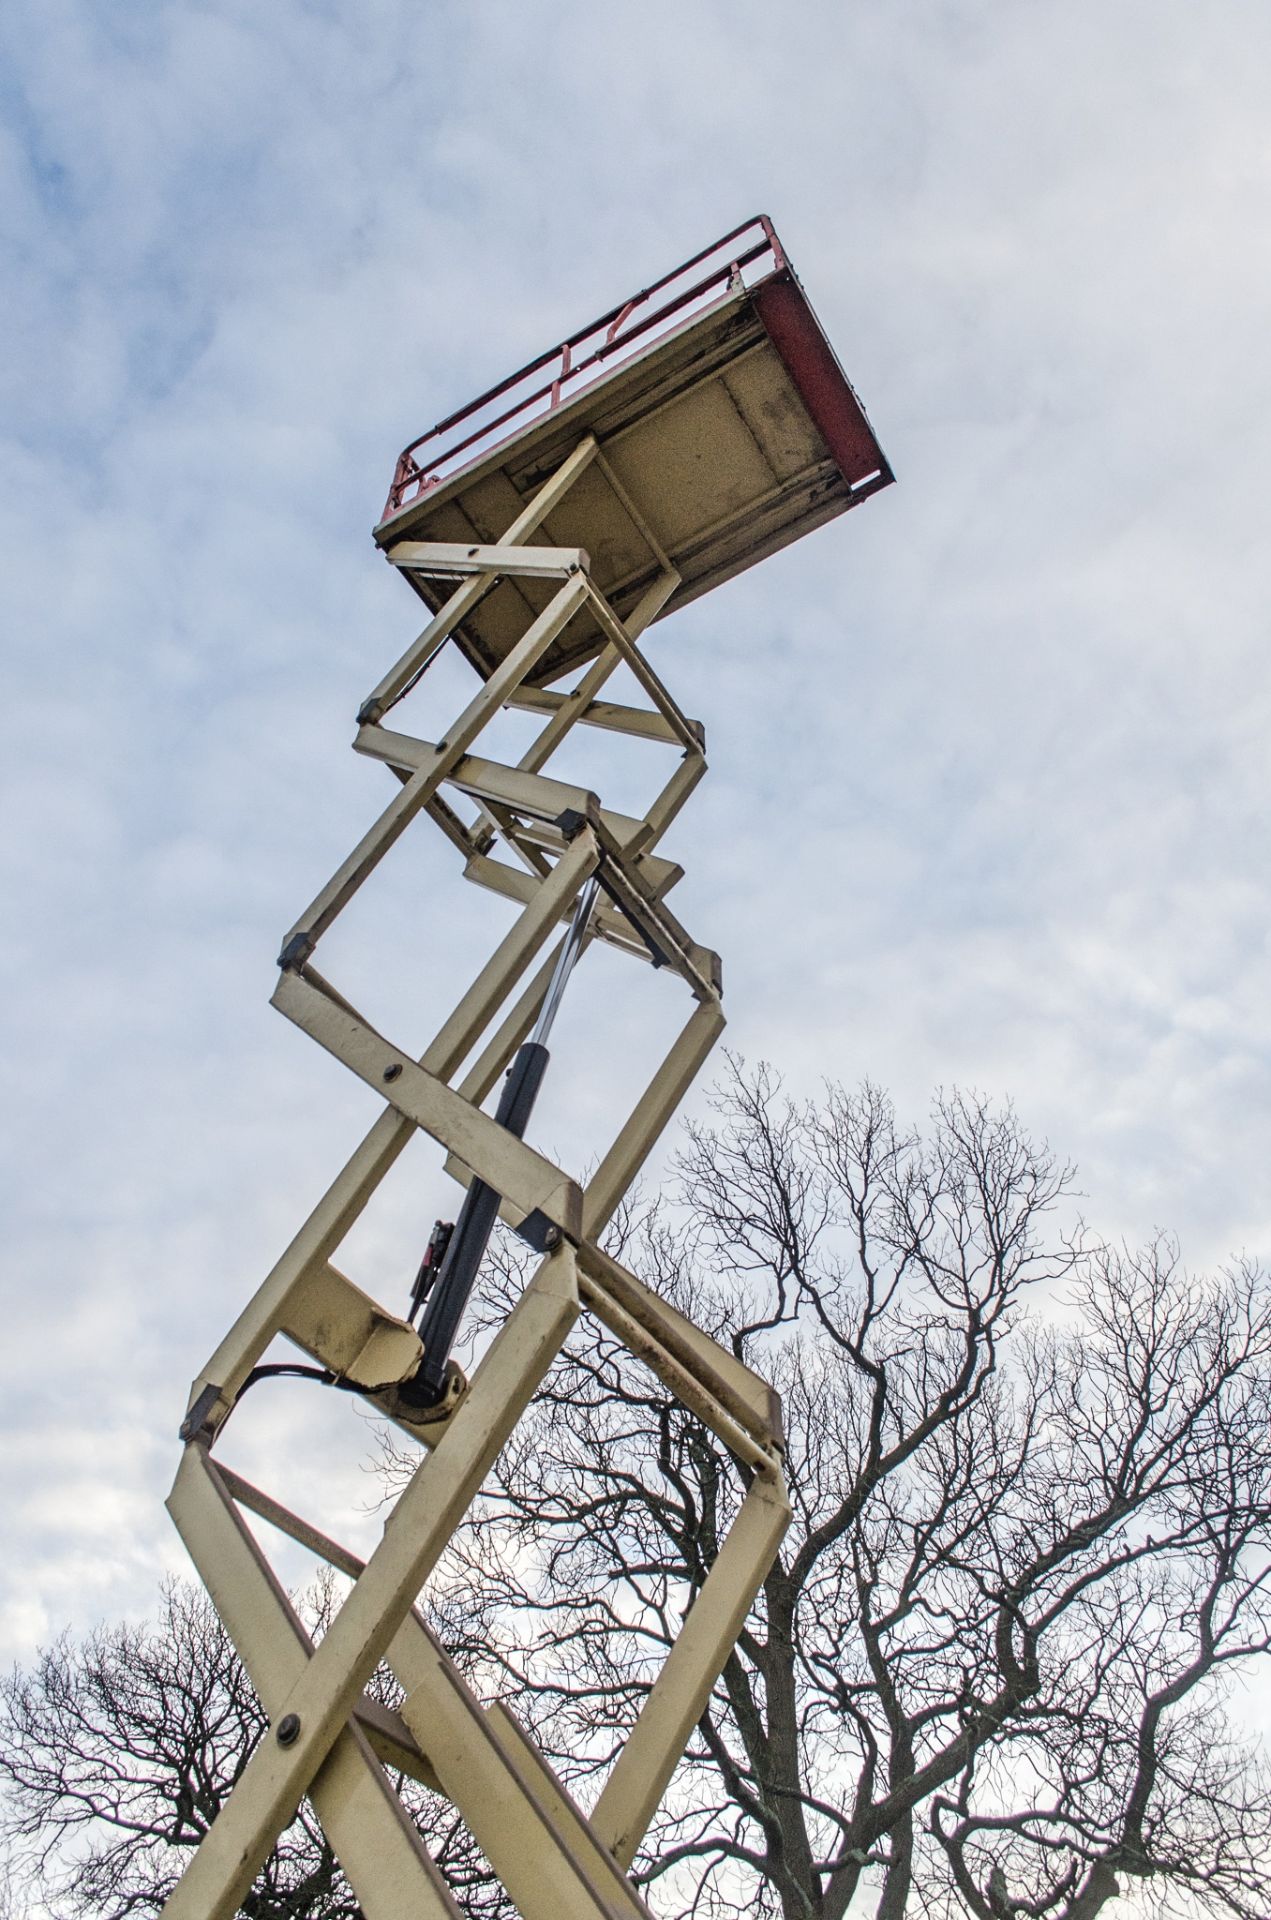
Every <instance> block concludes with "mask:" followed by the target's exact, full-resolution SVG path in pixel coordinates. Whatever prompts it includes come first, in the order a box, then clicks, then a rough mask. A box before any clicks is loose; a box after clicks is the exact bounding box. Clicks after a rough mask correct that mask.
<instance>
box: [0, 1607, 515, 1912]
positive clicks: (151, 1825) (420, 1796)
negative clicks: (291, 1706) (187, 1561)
mask: <svg viewBox="0 0 1271 1920" xmlns="http://www.w3.org/2000/svg"><path fill="white" fill-rule="evenodd" d="M334 1604H335V1591H334V1588H333V1586H332V1584H331V1583H330V1582H328V1581H319V1582H318V1583H316V1584H315V1586H314V1587H312V1588H311V1589H310V1590H309V1592H308V1594H307V1595H306V1596H304V1597H302V1601H301V1606H300V1610H301V1612H302V1615H303V1617H304V1618H305V1622H306V1625H307V1626H308V1627H309V1628H310V1629H311V1630H312V1631H314V1632H315V1633H317V1634H320V1633H321V1632H322V1630H323V1628H324V1627H325V1625H326V1623H327V1621H328V1619H329V1618H330V1614H331V1611H332V1608H333V1605H334ZM377 1691H379V1692H381V1693H383V1692H384V1691H385V1682H384V1679H383V1676H381V1677H380V1681H379V1683H378V1685H377ZM266 1724H267V1722H266V1719H265V1715H264V1712H263V1710H262V1708H261V1705H260V1702H259V1700H258V1699H257V1697H256V1694H255V1692H254V1690H253V1688H252V1686H251V1683H250V1682H249V1680H248V1678H247V1676H246V1674H245V1673H244V1671H243V1667H242V1664H241V1662H240V1661H239V1659H238V1655H237V1653H236V1651H235V1649H234V1646H233V1643H232V1641H231V1640H230V1638H229V1636H228V1634H227V1633H226V1631H225V1628H224V1626H223V1625H222V1623H221V1620H220V1616H219V1615H218V1614H217V1612H216V1609H215V1608H214V1607H213V1605H212V1603H211V1601H210V1600H209V1598H208V1597H207V1595H206V1594H205V1593H204V1592H203V1590H202V1588H196V1587H194V1586H191V1585H186V1584H184V1583H180V1582H171V1583H169V1584H168V1585H167V1586H165V1588H164V1589H163V1597H162V1605H161V1607H160V1611H159V1614H158V1617H157V1619H156V1620H155V1621H153V1622H151V1623H148V1624H144V1625H141V1626H132V1625H127V1624H122V1625H113V1626H109V1627H103V1628H99V1629H98V1630H97V1631H96V1632H94V1633H91V1634H90V1635H89V1636H88V1637H87V1639H86V1640H84V1641H83V1642H82V1643H80V1644H78V1645H77V1644H74V1643H73V1642H72V1641H71V1640H70V1639H69V1638H68V1637H66V1636H63V1638H62V1639H60V1640H59V1641H58V1642H57V1643H56V1645H54V1646H53V1647H52V1648H50V1649H49V1650H47V1651H46V1652H45V1653H44V1654H42V1655H41V1657H40V1659H39V1660H38V1661H37V1663H36V1664H35V1666H34V1667H33V1669H32V1670H31V1672H29V1673H21V1672H14V1673H12V1674H11V1675H10V1676H9V1677H8V1678H7V1679H6V1680H4V1681H3V1683H0V1784H2V1785H3V1788H4V1803H3V1809H2V1811H0V1827H3V1830H4V1832H5V1833H6V1835H7V1837H8V1840H9V1842H10V1846H11V1848H12V1857H11V1862H10V1876H9V1877H10V1886H11V1891H10V1895H9V1897H10V1899H11V1901H12V1904H13V1908H14V1910H15V1911H16V1910H17V1903H18V1900H19V1899H20V1898H21V1899H23V1900H24V1901H25V1902H28V1903H29V1902H31V1901H38V1902H39V1904H40V1906H41V1907H42V1908H43V1910H44V1911H46V1912H47V1913H49V1914H52V1915H54V1916H56V1917H57V1920H62V1917H63V1916H65V1917H66V1920H72V1917H73V1920H80V1916H92V1920H124V1916H126V1915H137V1914H155V1913H158V1912H159V1910H160V1908H161V1907H162V1906H163V1903H164V1901H165V1900H166V1899H167V1897H168V1894H169V1893H170V1892H171V1891H172V1888H173V1886H174V1885H175V1883H176V1881H177V1880H178V1878H179V1877H180V1875H181V1873H182V1872H183V1871H184V1868H185V1866H186V1865H187V1863H188V1860H189V1855H190V1851H191V1849H193V1848H194V1847H196V1846H197V1845H198V1843H199V1841H200V1840H201V1839H202V1837H203V1835H204V1834H205V1833H206V1831H207V1829H208V1827H209V1826H210V1825H211V1823H212V1821H213V1820H214V1819H215V1817H216V1814H217V1813H218V1811H219V1810H220V1807H221V1805H222V1804H223V1802H224V1800H225V1798H226V1796H227V1795H228V1793H229V1792H230V1790H231V1788H232V1787H233V1785H234V1783H235V1782H236V1780H237V1779H238V1777H239V1775H240V1774H241V1773H242V1771H243V1768H244V1767H245V1766H246V1764H247V1761H248V1759H249V1758H250V1756H251V1753H252V1750H253V1748H254V1747H255V1745H256V1742H257V1741H258V1740H259V1739H260V1737H261V1735H262V1733H263V1732H264V1730H265V1727H266ZM395 1785H397V1786H398V1789H399V1791H401V1792H402V1794H403V1797H404V1798H405V1799H406V1801H407V1804H408V1805H409V1806H410V1808H411V1811H412V1813H413V1814H414V1815H415V1817H416V1819H417V1820H418V1821H419V1823H420V1825H421V1827H422V1828H423V1830H424V1831H425V1833H426V1836H427V1839H428V1843H429V1846H430V1848H431V1850H432V1852H433V1855H434V1858H436V1859H437V1861H438V1864H439V1865H440V1866H441V1867H442V1869H443V1871H445V1872H447V1873H448V1874H449V1875H450V1877H451V1880H452V1882H453V1884H454V1885H455V1888H456V1891H457V1892H458V1893H459V1894H460V1896H461V1897H462V1896H464V1895H465V1894H466V1895H469V1896H471V1899H472V1902H473V1904H474V1906H475V1908H476V1909H477V1910H480V1911H496V1910H497V1909H498V1906H499V1901H498V1897H497V1891H496V1890H495V1888H494V1886H493V1876H492V1875H491V1873H490V1870H489V1868H488V1867H487V1866H486V1865H485V1863H484V1862H483V1861H482V1860H481V1859H480V1858H479V1856H478V1855H477V1854H476V1852H475V1849H474V1848H473V1847H472V1845H471V1842H470V1840H469V1838H468V1835H467V1833H466V1830H465V1829H464V1828H463V1827H462V1825H461V1824H460V1823H459V1822H458V1821H457V1819H456V1818H455V1816H454V1814H453V1813H452V1811H451V1809H450V1808H449V1807H448V1806H447V1805H446V1803H445V1802H444V1801H442V1800H441V1799H440V1798H439V1796H437V1795H435V1794H429V1793H427V1792H426V1791H425V1790H424V1789H423V1788H421V1787H418V1786H417V1785H416V1784H415V1783H414V1782H412V1781H405V1782H402V1781H399V1780H395ZM6 1910H7V1909H4V1908H3V1907H0V1911H6ZM23 1910H24V1911H26V1910H29V1908H28V1907H27V1906H24V1908H23ZM241 1912H242V1913H243V1914H244V1915H247V1916H249V1920H361V1908H360V1907H359V1906H358V1904H357V1901H356V1900H355V1899H354V1897H353V1894H352V1892H351V1890H350V1888H349V1885H348V1883H347V1881H346V1880H345V1879H344V1876H343V1874H342V1873H341V1872H340V1869H339V1865H338V1863H337V1861H336V1859H335V1857H334V1855H333V1853H332V1851H331V1848H330V1846H329V1844H328V1843H327V1840H326V1837H325V1835H324V1834H323V1832H322V1829H321V1827H320V1826H319V1825H318V1822H317V1820H316V1818H315V1817H314V1815H313V1812H312V1809H311V1808H310V1807H309V1805H308V1802H307V1801H306V1802H302V1803H301V1807H300V1811H299V1813H298V1814H297V1817H296V1819H295V1821H294V1823H293V1824H292V1825H291V1827H289V1828H288V1830H287V1831H286V1833H285V1834H284V1835H283V1836H282V1838H281V1840H280V1841H279V1843H278V1846H277V1847H276V1848H275V1850H274V1852H273V1854H272V1855H271V1857H270V1859H269V1861H268V1862H267V1863H266V1866H265V1868H264V1869H263V1871H262V1872H261V1874H260V1876H259V1878H258V1879H257V1881H256V1883H255V1885H254V1886H253V1887H252V1890H251V1892H250V1894H249V1895H248V1897H247V1898H246V1900H245V1901H244V1902H243V1905H242V1908H241Z"/></svg>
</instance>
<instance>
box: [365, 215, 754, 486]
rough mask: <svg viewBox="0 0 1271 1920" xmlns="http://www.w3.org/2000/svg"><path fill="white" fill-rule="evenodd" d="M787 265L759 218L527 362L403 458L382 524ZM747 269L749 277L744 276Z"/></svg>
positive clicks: (424, 437) (414, 442) (441, 423)
mask: <svg viewBox="0 0 1271 1920" xmlns="http://www.w3.org/2000/svg"><path fill="white" fill-rule="evenodd" d="M785 264H786V261H785V255H784V254H783V253H782V251H781V242H780V241H779V240H778V238H777V236H776V234H775V233H774V231H773V227H772V222H771V221H770V220H768V219H767V218H766V217H765V216H764V215H763V214H760V215H758V217H757V218H756V219H754V220H747V221H746V222H745V223H744V225H742V226H740V227H735V228H734V229H733V231H732V232H731V233H726V234H725V235H724V237H723V239H722V240H717V241H715V243H714V245H713V246H709V247H705V248H704V249H703V250H702V252H701V253H695V254H694V255H693V258H692V259H691V260H686V261H685V262H684V264H683V266H679V267H676V269H675V271H674V272H673V273H668V274H666V275H665V276H664V277H663V278H662V279H661V280H655V281H654V283H653V285H652V286H651V287H645V288H644V289H643V290H642V291H641V292H639V293H636V294H633V295H632V297H631V298H630V300H627V301H625V302H624V303H623V304H622V305H621V306H618V307H613V308H611V310H610V311H609V312H608V313H602V314H601V316H600V318H599V320H593V321H592V323H591V325H590V326H589V327H583V328H582V330H581V331H580V332H578V333H574V334H571V335H570V337H569V339H568V340H563V341H562V342H561V344H560V346H558V347H553V348H552V349H551V351H550V352H548V353H543V354H540V355H539V357H538V359H537V360H531V361H530V363H529V365H528V366H525V367H522V368H521V370H520V372H519V373H514V374H512V375H511V376H510V377H509V378H508V379H506V380H502V381H500V382H499V385H498V386H497V387H491V388H490V390H489V392H488V393H483V394H482V395H481V396H480V398H479V399H477V400H473V401H470V402H469V404H468V405H467V406H466V407H462V408H461V409H460V410H459V412H458V413H452V414H451V415H450V416H449V418H448V419H446V420H440V421H438V423H437V425H436V426H435V427H430V428H429V430H428V432H427V433H424V434H421V435H420V437H419V439H418V440H412V442H411V444H410V445H409V446H408V447H407V448H406V449H405V451H404V452H403V453H402V454H401V455H400V456H399V458H398V462H397V469H396V472H395V473H394V475H393V484H392V486H391V488H390V489H389V495H388V500H387V501H386V503H385V506H384V513H383V518H384V519H385V520H387V519H388V518H389V517H390V515H392V514H394V513H397V512H398V511H399V510H400V509H401V508H402V507H404V506H407V505H408V504H409V503H410V502H411V501H412V500H417V499H418V498H419V496H420V494H422V493H427V492H428V490H429V488H430V487H435V486H436V485H437V484H438V483H439V482H440V481H441V480H443V479H445V478H447V477H448V475H450V474H452V473H454V472H455V471H456V470H457V469H458V468H460V467H463V466H467V465H468V464H469V463H470V462H471V461H473V460H476V459H478V458H480V457H481V455H483V454H485V453H488V452H489V451H490V449H491V448H492V447H495V446H498V445H499V444H500V443H501V442H502V441H504V440H511V439H515V437H516V435H517V434H518V433H521V432H523V431H524V429H525V428H526V427H527V426H528V425H529V424H530V422H531V420H533V419H535V418H536V417H537V416H538V415H539V414H542V413H548V412H550V411H551V409H552V408H553V407H558V406H559V405H560V404H561V402H562V400H569V399H572V398H573V396H574V395H575V394H576V393H577V392H579V391H580V390H581V388H582V387H584V386H585V385H587V383H588V381H589V380H594V379H596V378H598V377H599V376H600V375H601V374H602V373H608V372H609V371H610V370H611V369H612V368H613V367H615V366H619V365H621V364H622V362H623V361H624V360H626V359H629V358H630V357H631V356H632V355H633V354H634V353H636V352H639V351H643V350H644V349H645V348H646V347H649V346H651V345H652V344H653V339H655V338H657V336H656V335H653V338H650V335H651V334H653V329H654V328H655V327H657V326H659V325H660V324H662V323H663V322H665V323H667V324H666V325H665V327H664V331H666V332H669V331H670V330H671V328H672V327H676V326H680V325H682V324H683V322H684V321H685V320H688V319H691V318H692V317H693V316H694V314H696V313H700V312H703V311H704V310H705V309H706V308H707V307H709V306H710V305H711V304H712V303H713V302H714V301H716V300H719V299H722V298H723V297H724V296H725V295H726V294H728V293H729V292H730V291H732V290H733V289H735V288H736V286H737V285H738V284H746V285H749V284H752V283H753V282H754V281H755V280H760V279H763V278H764V276H765V275H767V274H770V273H776V272H779V271H780V270H781V269H782V268H783V267H784V266H785ZM748 269H749V270H750V271H748Z"/></svg>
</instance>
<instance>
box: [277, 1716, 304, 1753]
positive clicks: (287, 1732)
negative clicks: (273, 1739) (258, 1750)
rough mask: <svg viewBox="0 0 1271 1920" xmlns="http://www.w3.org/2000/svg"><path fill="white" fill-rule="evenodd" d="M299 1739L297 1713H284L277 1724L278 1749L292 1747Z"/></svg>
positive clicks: (298, 1717) (298, 1718)
mask: <svg viewBox="0 0 1271 1920" xmlns="http://www.w3.org/2000/svg"><path fill="white" fill-rule="evenodd" d="M299 1738H300V1715H299V1714H298V1713H284V1715H283V1717H282V1719H281V1720H280V1721H279V1722H278V1745H279V1746H280V1747H294V1746H295V1744H296V1742H297V1740H298V1739H299Z"/></svg>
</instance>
